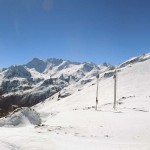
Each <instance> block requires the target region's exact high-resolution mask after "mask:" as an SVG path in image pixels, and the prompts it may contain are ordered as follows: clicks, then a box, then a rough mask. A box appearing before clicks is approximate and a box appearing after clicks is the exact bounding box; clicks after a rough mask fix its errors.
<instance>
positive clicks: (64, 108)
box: [0, 55, 150, 150]
mask: <svg viewBox="0 0 150 150" xmlns="http://www.w3.org/2000/svg"><path fill="white" fill-rule="evenodd" d="M145 58H146V59H145ZM148 58H149V57H148V56H147V55H145V56H144V57H143V59H144V61H143V60H140V61H138V62H135V63H131V64H130V63H129V64H128V65H127V66H124V67H121V68H119V67H118V79H117V109H116V110H114V109H113V92H114V91H113V87H114V81H113V77H109V78H105V77H104V73H102V74H101V75H100V77H101V78H100V81H99V104H98V111H95V95H96V79H95V78H94V75H95V73H96V70H95V69H93V70H92V71H91V72H89V73H87V74H86V76H84V78H83V79H84V80H85V79H92V80H91V82H89V83H87V84H85V85H81V84H80V81H79V82H77V83H76V84H71V85H70V86H68V87H66V88H65V90H66V92H69V93H71V95H70V96H68V97H65V98H62V99H60V100H59V101H57V98H58V93H57V94H55V95H54V96H53V99H51V98H48V99H47V100H46V101H44V102H42V103H39V104H37V105H36V106H34V107H33V109H35V111H36V112H37V113H39V114H40V117H41V119H42V124H41V125H40V126H39V125H38V126H33V125H32V126H31V123H29V122H27V121H25V122H22V125H21V126H16V127H15V128H14V127H13V128H11V127H10V126H9V128H8V127H7V126H3V127H1V128H0V135H1V136H0V149H2V150H13V149H14V150H27V149H31V150H41V149H43V150H49V149H51V150H70V149H72V150H78V149H79V150H85V149H86V150H100V149H102V150H149V149H150V143H149V138H150V119H149V118H150V117H149V116H150V93H149V86H150V80H149V74H150V59H148ZM127 62H129V61H127ZM78 67H79V66H78ZM72 72H73V71H72ZM78 89H80V90H78ZM65 90H64V91H65ZM27 112H28V113H29V114H30V113H31V111H29V110H28V111H27ZM17 113H18V114H16V116H18V115H19V116H20V114H22V113H21V112H20V111H18V112H17ZM31 114H32V113H31ZM24 116H25V115H24ZM27 118H29V117H27ZM33 118H34V119H35V118H36V117H35V116H34V117H32V119H33ZM10 120H11V117H8V118H6V125H7V123H8V122H10ZM23 120H24V118H23ZM27 120H28V121H29V120H30V119H27ZM23 124H24V125H23Z"/></svg>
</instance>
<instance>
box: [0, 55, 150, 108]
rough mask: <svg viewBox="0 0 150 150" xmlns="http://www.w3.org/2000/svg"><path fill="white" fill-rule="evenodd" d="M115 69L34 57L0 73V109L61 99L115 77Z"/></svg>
mask: <svg viewBox="0 0 150 150" xmlns="http://www.w3.org/2000/svg"><path fill="white" fill-rule="evenodd" d="M147 59H150V54H145V55H141V56H138V57H135V58H132V59H130V60H128V61H126V62H124V63H122V64H121V65H119V66H117V67H116V68H118V69H119V68H123V67H126V66H129V65H131V64H134V63H138V62H141V61H145V60H147ZM114 69H115V67H114V66H112V65H110V64H107V63H103V64H100V65H97V64H95V63H92V62H84V63H80V62H71V61H69V60H63V59H56V58H49V59H46V60H41V59H38V58H34V59H33V60H32V61H30V62H28V63H27V64H25V65H13V66H10V67H9V68H3V69H2V70H1V72H0V108H2V109H5V110H11V109H12V105H17V106H19V107H22V106H28V107H29V106H33V105H35V104H37V103H39V102H42V101H44V100H46V99H47V98H53V96H54V95H56V94H58V100H60V99H61V98H63V97H67V96H69V95H71V94H73V93H74V92H75V91H74V90H75V89H80V88H81V87H84V86H86V84H88V83H89V82H91V81H93V80H94V79H95V77H96V74H97V73H99V74H100V76H101V78H109V77H112V76H113V73H114Z"/></svg>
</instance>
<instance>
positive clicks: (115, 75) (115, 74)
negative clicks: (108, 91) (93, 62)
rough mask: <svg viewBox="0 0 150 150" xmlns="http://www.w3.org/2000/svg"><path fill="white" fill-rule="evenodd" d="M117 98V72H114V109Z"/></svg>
mask: <svg viewBox="0 0 150 150" xmlns="http://www.w3.org/2000/svg"><path fill="white" fill-rule="evenodd" d="M116 97H117V70H115V72H114V106H113V108H114V109H116Z"/></svg>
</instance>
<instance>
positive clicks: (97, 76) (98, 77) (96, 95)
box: [95, 73, 99, 110]
mask: <svg viewBox="0 0 150 150" xmlns="http://www.w3.org/2000/svg"><path fill="white" fill-rule="evenodd" d="M96 78H97V89H96V107H95V110H97V106H98V81H99V73H97V76H96Z"/></svg>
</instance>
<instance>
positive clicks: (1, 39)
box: [0, 0, 150, 68]
mask: <svg viewBox="0 0 150 150" xmlns="http://www.w3.org/2000/svg"><path fill="white" fill-rule="evenodd" d="M149 8H150V1H149V0H0V68H2V67H7V66H10V65H12V64H24V63H27V62H28V61H30V60H31V59H32V58H33V57H38V58H41V59H45V58H51V57H56V58H64V59H69V60H73V61H81V62H82V61H93V62H95V63H102V62H108V63H111V64H119V63H122V62H123V61H125V60H126V59H128V58H130V57H133V56H136V55H140V54H143V53H148V52H150V9H149Z"/></svg>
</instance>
